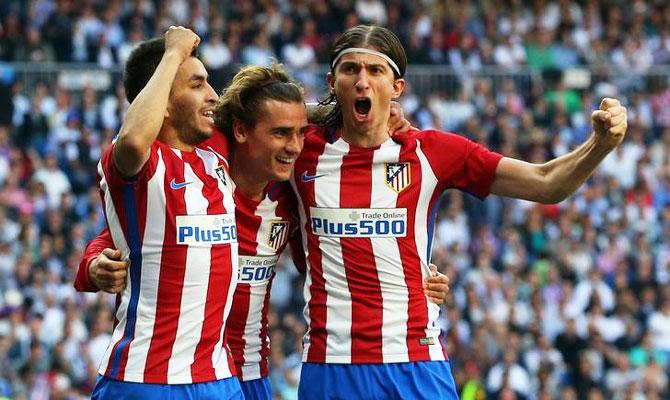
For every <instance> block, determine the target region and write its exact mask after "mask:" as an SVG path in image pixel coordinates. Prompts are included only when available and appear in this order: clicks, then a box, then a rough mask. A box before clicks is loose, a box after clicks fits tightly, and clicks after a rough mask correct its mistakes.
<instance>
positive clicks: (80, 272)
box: [74, 227, 114, 292]
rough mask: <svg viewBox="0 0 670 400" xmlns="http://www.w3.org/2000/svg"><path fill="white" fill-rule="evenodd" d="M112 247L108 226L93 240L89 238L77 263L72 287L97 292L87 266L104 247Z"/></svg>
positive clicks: (80, 290)
mask: <svg viewBox="0 0 670 400" xmlns="http://www.w3.org/2000/svg"><path fill="white" fill-rule="evenodd" d="M108 247H109V248H114V242H112V235H111V234H110V232H109V228H107V227H105V229H104V230H103V231H102V232H100V233H99V234H98V236H96V237H95V238H94V239H93V240H91V241H90V242H89V243H88V245H87V246H86V250H85V251H84V258H82V260H81V262H80V263H79V268H78V269H77V275H76V276H75V280H74V288H75V289H77V291H79V292H97V291H99V290H100V289H98V287H97V286H95V284H94V283H93V282H91V279H90V278H89V277H88V266H89V265H90V263H91V261H93V259H94V258H96V257H97V256H98V255H99V254H100V253H102V251H103V250H104V249H105V248H108Z"/></svg>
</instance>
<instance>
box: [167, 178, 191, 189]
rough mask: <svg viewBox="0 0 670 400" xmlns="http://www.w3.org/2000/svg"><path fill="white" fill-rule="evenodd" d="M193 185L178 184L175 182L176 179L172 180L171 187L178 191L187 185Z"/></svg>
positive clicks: (188, 183) (187, 183)
mask: <svg viewBox="0 0 670 400" xmlns="http://www.w3.org/2000/svg"><path fill="white" fill-rule="evenodd" d="M191 183H193V181H191V182H180V183H177V182H175V180H174V178H172V180H171V181H170V187H171V188H172V189H174V190H177V189H181V188H183V187H186V186H187V185H190V184H191Z"/></svg>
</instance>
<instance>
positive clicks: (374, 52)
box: [330, 47, 402, 76]
mask: <svg viewBox="0 0 670 400" xmlns="http://www.w3.org/2000/svg"><path fill="white" fill-rule="evenodd" d="M349 53H365V54H372V55H373V56H379V57H381V58H383V59H384V60H386V62H387V63H389V65H390V66H391V68H393V70H394V71H395V72H396V74H398V76H402V74H401V73H400V68H398V66H397V65H396V63H395V62H393V60H391V57H389V56H387V55H386V54H384V53H380V52H378V51H377V50H370V49H366V48H363V47H350V48H348V49H344V50H342V51H341V52H340V54H338V55H337V57H335V59H334V60H333V64H332V65H331V66H330V67H331V68H333V69H335V65H336V64H337V62H338V61H340V58H341V57H342V56H343V55H345V54H349Z"/></svg>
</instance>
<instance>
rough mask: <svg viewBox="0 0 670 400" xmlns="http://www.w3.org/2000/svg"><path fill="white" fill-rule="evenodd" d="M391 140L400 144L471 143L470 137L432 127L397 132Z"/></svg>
mask: <svg viewBox="0 0 670 400" xmlns="http://www.w3.org/2000/svg"><path fill="white" fill-rule="evenodd" d="M393 140H394V141H396V142H398V143H400V144H408V143H410V142H419V143H421V144H422V145H423V144H424V143H425V144H438V143H439V144H441V145H455V146H459V145H460V146H463V145H467V144H469V143H473V142H472V141H471V140H470V139H468V138H466V137H464V136H461V135H458V134H455V133H451V132H442V131H438V130H434V129H425V130H419V129H410V130H409V131H407V132H402V133H397V134H396V135H394V136H393Z"/></svg>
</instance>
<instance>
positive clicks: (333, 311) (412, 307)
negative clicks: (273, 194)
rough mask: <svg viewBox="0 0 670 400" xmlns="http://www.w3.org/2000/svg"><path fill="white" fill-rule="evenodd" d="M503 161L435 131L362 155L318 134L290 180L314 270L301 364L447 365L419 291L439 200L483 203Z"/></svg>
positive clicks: (311, 136)
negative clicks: (452, 192)
mask: <svg viewBox="0 0 670 400" xmlns="http://www.w3.org/2000/svg"><path fill="white" fill-rule="evenodd" d="M331 133H332V134H331ZM500 158H501V156H500V155H499V154H496V153H493V152H490V151H488V150H486V149H485V148H483V147H481V146H479V145H477V144H475V143H473V142H471V141H469V140H467V139H465V138H463V137H460V136H456V135H453V134H446V133H442V132H437V131H420V132H419V131H412V132H410V133H408V134H404V135H401V136H399V137H396V138H394V140H391V139H389V140H388V141H386V142H385V143H384V144H382V145H381V146H378V147H375V148H358V147H354V146H351V145H349V144H348V143H347V142H345V141H344V140H342V139H341V138H339V135H338V132H329V131H327V130H324V129H321V128H312V131H311V132H309V133H308V134H307V135H306V136H305V147H304V149H303V151H302V153H301V155H300V157H299V158H298V160H297V162H296V166H295V169H294V173H293V177H292V179H291V183H292V184H293V186H294V189H295V190H296V192H297V194H298V198H299V213H300V220H301V224H302V225H303V228H304V229H303V230H302V231H303V238H302V240H303V243H304V248H305V252H306V255H307V268H308V273H307V278H306V282H305V289H304V294H305V302H306V305H305V318H306V320H307V322H308V324H309V329H308V332H307V334H306V335H305V339H304V343H305V349H304V355H303V361H307V362H317V363H393V362H408V361H428V360H445V359H446V354H445V351H444V348H443V346H442V344H441V341H440V339H439V334H440V329H439V327H437V326H436V324H435V322H436V319H437V318H438V316H439V307H438V306H437V305H435V304H433V303H430V302H429V301H428V300H427V298H426V296H425V295H424V293H423V287H422V282H423V279H424V278H425V277H427V276H428V274H429V273H430V270H429V268H428V263H429V259H430V252H431V245H432V243H431V242H432V236H433V230H434V229H433V227H434V222H435V214H436V211H437V205H438V204H437V203H438V199H439V197H440V195H441V194H442V192H443V191H444V190H445V189H448V188H458V189H461V190H464V191H467V192H470V193H472V194H474V195H476V196H479V197H484V196H486V195H487V194H488V192H489V189H490V186H491V182H492V180H493V176H494V171H495V168H496V166H497V164H498V161H499V160H500Z"/></svg>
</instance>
